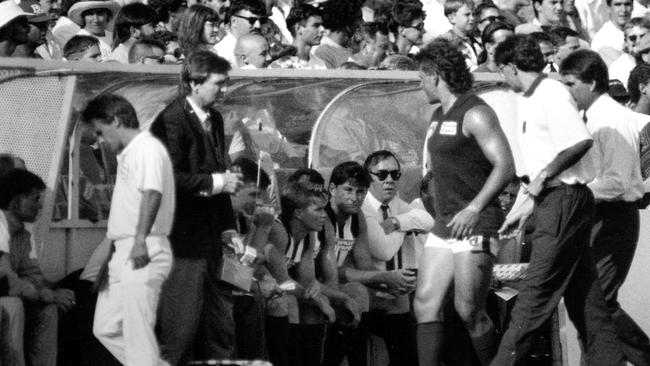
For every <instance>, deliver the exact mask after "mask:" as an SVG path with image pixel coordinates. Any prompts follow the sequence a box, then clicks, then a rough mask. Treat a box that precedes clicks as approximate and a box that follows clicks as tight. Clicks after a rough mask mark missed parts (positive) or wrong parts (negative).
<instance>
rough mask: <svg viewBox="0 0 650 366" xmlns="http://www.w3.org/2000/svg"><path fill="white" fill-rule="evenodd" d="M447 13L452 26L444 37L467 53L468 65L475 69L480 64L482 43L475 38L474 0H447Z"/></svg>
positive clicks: (466, 61) (471, 69)
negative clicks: (479, 56)
mask: <svg viewBox="0 0 650 366" xmlns="http://www.w3.org/2000/svg"><path fill="white" fill-rule="evenodd" d="M445 15H446V16H447V18H449V22H450V23H451V24H452V28H451V30H450V31H449V32H447V33H445V34H444V35H443V37H444V38H446V39H447V40H449V41H451V42H452V43H453V44H455V45H456V46H457V47H458V48H459V49H460V51H461V52H462V53H463V55H465V63H466V64H467V67H468V68H469V69H470V71H473V70H474V69H476V67H477V66H478V55H479V53H481V45H480V44H479V43H478V41H476V39H475V38H474V31H475V26H476V23H475V22H474V3H473V2H472V0H448V1H447V2H445Z"/></svg>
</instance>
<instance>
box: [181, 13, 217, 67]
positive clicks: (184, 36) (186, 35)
mask: <svg viewBox="0 0 650 366" xmlns="http://www.w3.org/2000/svg"><path fill="white" fill-rule="evenodd" d="M220 24H221V21H220V20H219V16H218V15H217V13H216V12H215V11H214V10H212V9H211V8H209V7H207V6H203V5H192V6H190V8H189V9H187V11H185V13H184V14H183V15H182V16H181V21H180V24H179V25H178V44H179V46H180V48H181V51H182V52H183V55H185V57H187V56H188V55H190V54H191V53H192V52H196V51H199V50H212V47H214V45H216V44H217V42H219V40H220V39H222V38H223V31H222V29H221V28H220Z"/></svg>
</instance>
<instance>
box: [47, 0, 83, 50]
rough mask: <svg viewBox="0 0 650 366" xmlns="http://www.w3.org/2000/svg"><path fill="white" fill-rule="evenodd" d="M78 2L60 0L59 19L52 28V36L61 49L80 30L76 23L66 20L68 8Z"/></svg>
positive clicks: (77, 0)
mask: <svg viewBox="0 0 650 366" xmlns="http://www.w3.org/2000/svg"><path fill="white" fill-rule="evenodd" d="M77 2H79V0H61V2H60V4H61V8H60V9H59V17H58V18H57V20H56V23H55V24H54V26H53V27H52V36H53V38H54V40H55V41H56V43H57V44H59V45H60V46H61V47H63V46H64V45H65V44H66V43H67V42H68V41H69V40H70V38H72V37H74V36H75V35H76V34H77V33H78V32H79V30H80V29H81V28H80V27H79V25H77V23H75V22H73V21H72V20H71V19H70V18H68V11H69V10H70V7H72V5H74V4H75V3H77Z"/></svg>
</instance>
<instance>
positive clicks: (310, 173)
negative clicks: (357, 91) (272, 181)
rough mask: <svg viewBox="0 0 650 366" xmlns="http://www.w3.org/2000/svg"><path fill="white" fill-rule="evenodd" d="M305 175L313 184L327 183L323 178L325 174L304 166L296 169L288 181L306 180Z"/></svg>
mask: <svg viewBox="0 0 650 366" xmlns="http://www.w3.org/2000/svg"><path fill="white" fill-rule="evenodd" d="M303 177H307V182H309V183H311V184H317V185H321V186H322V185H325V179H323V176H322V175H321V174H320V173H319V172H318V171H316V170H314V169H311V168H302V169H298V170H296V171H295V172H293V173H292V174H291V175H290V176H289V179H288V180H287V181H288V182H289V183H294V182H304V180H303V179H302V178H303Z"/></svg>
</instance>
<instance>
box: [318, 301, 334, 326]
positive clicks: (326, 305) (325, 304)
mask: <svg viewBox="0 0 650 366" xmlns="http://www.w3.org/2000/svg"><path fill="white" fill-rule="evenodd" d="M314 302H315V303H316V306H317V307H318V308H319V309H320V311H321V312H322V313H323V314H324V315H325V316H326V317H327V321H329V322H330V323H334V322H335V321H336V312H335V311H334V309H333V308H332V305H330V301H329V299H327V297H325V296H324V295H323V294H319V295H318V296H316V297H315V298H314Z"/></svg>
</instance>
